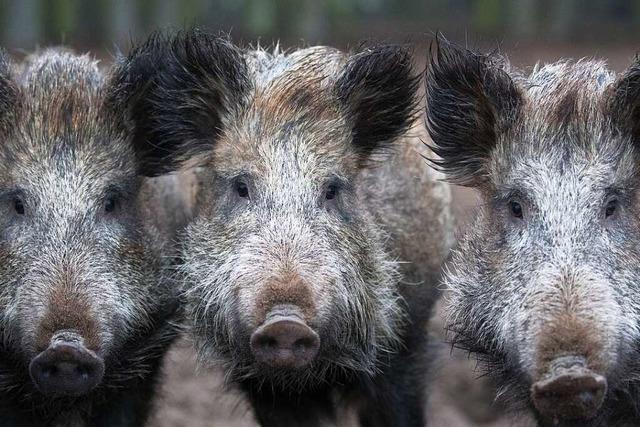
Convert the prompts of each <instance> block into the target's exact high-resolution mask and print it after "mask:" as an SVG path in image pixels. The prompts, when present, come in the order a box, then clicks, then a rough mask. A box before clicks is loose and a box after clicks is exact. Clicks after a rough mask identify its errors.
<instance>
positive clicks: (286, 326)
mask: <svg viewBox="0 0 640 427" xmlns="http://www.w3.org/2000/svg"><path fill="white" fill-rule="evenodd" d="M319 348H320V338H319V337H318V334H317V333H316V332H315V331H314V330H313V329H311V328H310V327H309V326H307V324H306V323H305V322H304V320H302V318H300V317H299V316H297V315H294V314H279V315H274V316H268V317H267V320H266V321H265V323H263V324H262V325H261V326H260V327H259V328H258V329H256V331H255V332H254V333H253V334H252V335H251V351H252V352H253V355H254V357H255V358H256V360H258V361H259V362H262V363H264V364H266V365H269V366H272V367H277V368H302V367H304V366H307V365H309V364H310V363H311V362H312V361H313V360H314V359H315V357H316V355H317V354H318V350H319Z"/></svg>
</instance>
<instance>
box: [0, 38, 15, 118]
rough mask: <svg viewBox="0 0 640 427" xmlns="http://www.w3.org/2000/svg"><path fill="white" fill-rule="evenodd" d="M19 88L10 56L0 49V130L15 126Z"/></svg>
mask: <svg viewBox="0 0 640 427" xmlns="http://www.w3.org/2000/svg"><path fill="white" fill-rule="evenodd" d="M18 92H19V89H18V86H17V84H16V82H15V80H14V78H13V65H12V62H11V59H10V58H9V55H7V53H6V52H5V51H4V50H3V49H0V129H2V130H5V129H7V128H9V127H11V126H13V125H14V123H13V119H12V118H13V112H14V111H15V107H16V104H17V103H18V97H19V95H18Z"/></svg>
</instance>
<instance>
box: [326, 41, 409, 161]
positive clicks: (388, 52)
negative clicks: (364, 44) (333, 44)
mask: <svg viewBox="0 0 640 427" xmlns="http://www.w3.org/2000/svg"><path fill="white" fill-rule="evenodd" d="M419 84H420V77H419V75H414V73H413V67H412V63H411V53H410V52H409V50H407V49H405V48H403V47H400V46H379V47H375V48H372V49H367V50H365V51H363V52H361V53H358V54H355V55H354V56H352V57H351V58H350V59H349V60H348V61H347V63H346V65H345V66H344V69H343V71H342V73H341V75H340V76H339V77H338V80H337V82H336V86H335V90H336V94H337V96H338V100H339V101H340V103H341V104H342V106H343V107H344V108H345V111H346V112H347V115H348V117H349V120H350V123H351V126H352V137H353V144H354V146H355V148H356V151H357V152H358V154H360V155H363V156H364V157H365V158H368V157H369V156H370V155H371V153H372V152H373V151H376V150H379V149H381V148H385V147H387V146H389V145H390V144H391V143H393V141H394V139H396V138H397V137H399V136H401V135H402V134H404V133H405V132H406V131H407V129H408V128H409V127H411V125H413V122H414V121H415V118H416V114H417V107H418V102H417V90H418V86H419Z"/></svg>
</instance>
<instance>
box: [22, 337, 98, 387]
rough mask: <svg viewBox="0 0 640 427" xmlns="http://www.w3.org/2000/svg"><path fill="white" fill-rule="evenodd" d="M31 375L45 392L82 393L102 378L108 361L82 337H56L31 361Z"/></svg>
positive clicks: (94, 385) (34, 381) (37, 385)
mask: <svg viewBox="0 0 640 427" xmlns="http://www.w3.org/2000/svg"><path fill="white" fill-rule="evenodd" d="M29 374H30V375H31V379H32V381H33V383H34V384H35V385H36V387H37V388H38V390H39V391H40V392H41V393H43V394H45V395H49V396H80V395H83V394H86V393H88V392H89V391H91V390H92V389H93V388H94V387H96V386H97V385H98V384H99V383H100V381H102V377H103V375H104V362H103V360H102V359H101V358H100V357H98V356H97V355H96V354H95V353H94V352H93V351H91V350H89V349H87V348H86V347H85V346H84V344H83V343H82V340H75V339H69V340H67V339H55V340H52V341H51V344H50V345H49V347H48V348H47V349H46V350H44V351H43V352H42V353H40V354H38V355H37V356H36V357H34V358H33V359H32V360H31V363H30V364H29Z"/></svg>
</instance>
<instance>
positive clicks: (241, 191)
mask: <svg viewBox="0 0 640 427" xmlns="http://www.w3.org/2000/svg"><path fill="white" fill-rule="evenodd" d="M236 192H237V193H238V197H242V198H243V199H248V198H249V187H248V186H247V184H245V183H244V182H242V181H238V182H236Z"/></svg>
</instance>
